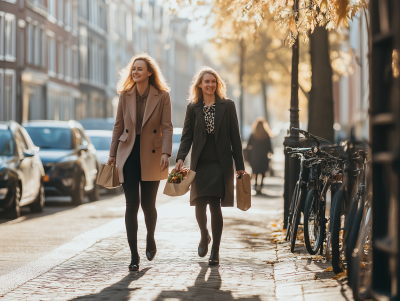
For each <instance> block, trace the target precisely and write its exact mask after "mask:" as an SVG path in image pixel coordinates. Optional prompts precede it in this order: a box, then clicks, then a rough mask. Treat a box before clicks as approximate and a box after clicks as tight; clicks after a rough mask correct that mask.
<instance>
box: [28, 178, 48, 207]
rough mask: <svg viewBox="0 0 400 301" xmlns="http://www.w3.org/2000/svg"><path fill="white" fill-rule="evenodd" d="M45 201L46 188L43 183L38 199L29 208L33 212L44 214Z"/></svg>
mask: <svg viewBox="0 0 400 301" xmlns="http://www.w3.org/2000/svg"><path fill="white" fill-rule="evenodd" d="M44 200H45V199H44V186H43V183H41V184H40V189H39V193H38V196H37V198H36V199H35V201H34V202H33V203H32V204H31V205H30V206H29V208H30V209H31V212H43V208H44Z"/></svg>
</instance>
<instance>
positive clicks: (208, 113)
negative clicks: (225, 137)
mask: <svg viewBox="0 0 400 301" xmlns="http://www.w3.org/2000/svg"><path fill="white" fill-rule="evenodd" d="M203 104H204V107H203V112H204V121H205V122H206V130H207V133H208V134H215V128H214V123H215V122H214V118H215V102H214V103H213V104H212V105H211V106H209V107H207V106H206V104H205V103H204V102H203Z"/></svg>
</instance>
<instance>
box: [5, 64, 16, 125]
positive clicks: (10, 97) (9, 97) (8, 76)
mask: <svg viewBox="0 0 400 301" xmlns="http://www.w3.org/2000/svg"><path fill="white" fill-rule="evenodd" d="M14 104H15V71H14V70H9V69H6V70H5V72H4V101H3V109H4V110H3V112H4V113H3V119H4V120H12V119H15V114H14V112H15V108H14Z"/></svg>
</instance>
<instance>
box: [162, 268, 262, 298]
mask: <svg viewBox="0 0 400 301" xmlns="http://www.w3.org/2000/svg"><path fill="white" fill-rule="evenodd" d="M199 265H200V267H201V270H200V273H199V275H198V276H197V278H196V281H195V283H194V286H190V287H188V288H187V291H162V292H161V293H160V294H159V295H158V297H157V299H156V300H155V301H164V300H170V299H173V300H180V301H192V300H208V301H212V300H218V301H231V300H232V301H233V300H241V301H261V299H260V297H259V296H251V297H249V298H238V299H236V298H234V297H233V296H232V292H231V291H223V290H221V284H222V279H221V274H220V273H219V267H218V266H209V265H208V264H207V263H205V262H201V263H199ZM208 269H211V272H210V276H209V277H208V279H207V280H206V279H205V278H206V277H205V276H206V274H207V271H208Z"/></svg>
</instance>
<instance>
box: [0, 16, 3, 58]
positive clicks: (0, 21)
mask: <svg viewBox="0 0 400 301" xmlns="http://www.w3.org/2000/svg"><path fill="white" fill-rule="evenodd" d="M0 60H4V12H2V11H0Z"/></svg>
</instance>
